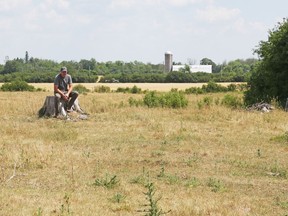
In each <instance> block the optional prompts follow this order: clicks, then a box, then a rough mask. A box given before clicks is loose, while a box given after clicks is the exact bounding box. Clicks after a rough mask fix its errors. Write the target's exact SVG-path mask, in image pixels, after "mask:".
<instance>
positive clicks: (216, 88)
mask: <svg viewBox="0 0 288 216" xmlns="http://www.w3.org/2000/svg"><path fill="white" fill-rule="evenodd" d="M202 90H203V91H204V92H226V91H228V88H226V87H225V86H222V85H219V84H217V83H215V82H209V83H208V84H207V85H203V86H202Z"/></svg>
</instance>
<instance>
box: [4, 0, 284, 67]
mask: <svg viewBox="0 0 288 216" xmlns="http://www.w3.org/2000/svg"><path fill="white" fill-rule="evenodd" d="M287 8H288V1H287V0H274V1H270V0H265V1H263V0H262V1H260V0H250V1H240V0H237V1H236V0H70V1H68V0H0V41H1V42H0V43H1V47H0V64H3V63H4V59H5V57H6V56H9V59H14V58H17V57H19V58H24V57H25V52H26V51H28V53H29V56H30V57H34V58H41V59H51V60H55V61H57V62H61V61H63V60H75V61H79V60H81V59H91V58H95V59H96V61H100V62H102V61H105V62H106V61H116V60H120V61H124V62H130V61H140V62H143V63H153V64H157V63H163V61H164V53H165V52H166V51H168V50H169V51H171V52H172V53H173V60H174V61H176V62H182V63H187V62H188V60H192V61H193V62H195V63H196V64H197V63H199V61H200V60H201V59H202V58H210V59H211V60H213V61H214V62H215V63H217V64H218V63H222V62H224V61H231V60H236V59H246V58H251V57H254V58H257V56H255V55H253V49H255V48H256V46H257V45H258V44H259V42H260V41H261V40H267V38H268V31H269V30H271V29H273V28H274V27H275V25H276V24H277V22H279V21H282V20H283V18H285V17H286V18H287V17H288V14H287ZM285 9H286V10H285Z"/></svg>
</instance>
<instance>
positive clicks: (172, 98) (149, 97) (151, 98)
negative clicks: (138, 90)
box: [143, 91, 188, 108]
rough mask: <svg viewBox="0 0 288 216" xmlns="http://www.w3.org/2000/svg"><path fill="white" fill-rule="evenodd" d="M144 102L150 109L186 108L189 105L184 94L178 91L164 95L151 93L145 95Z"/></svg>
mask: <svg viewBox="0 0 288 216" xmlns="http://www.w3.org/2000/svg"><path fill="white" fill-rule="evenodd" d="M143 102H144V104H145V105H146V106H148V107H166V108H184V107H187V105H188V100H187V99H186V98H185V96H184V93H182V92H177V91H173V92H168V93H163V94H160V93H159V94H157V93H156V92H155V91H151V92H148V93H146V94H145V97H144V99H143Z"/></svg>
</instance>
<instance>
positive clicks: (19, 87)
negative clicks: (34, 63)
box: [1, 80, 38, 92]
mask: <svg viewBox="0 0 288 216" xmlns="http://www.w3.org/2000/svg"><path fill="white" fill-rule="evenodd" d="M1 90H2V91H11V92H12V91H36V89H35V87H34V86H31V85H28V83H26V82H25V81H20V80H17V81H12V82H11V83H4V84H3V85H2V86H1ZM37 90H38V89H37Z"/></svg>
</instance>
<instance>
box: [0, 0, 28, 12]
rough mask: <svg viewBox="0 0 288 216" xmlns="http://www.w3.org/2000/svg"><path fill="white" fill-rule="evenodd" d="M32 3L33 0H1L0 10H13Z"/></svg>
mask: <svg viewBox="0 0 288 216" xmlns="http://www.w3.org/2000/svg"><path fill="white" fill-rule="evenodd" d="M30 3H32V0H1V1H0V11H11V10H14V9H15V8H21V7H23V6H26V5H28V4H30Z"/></svg>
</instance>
